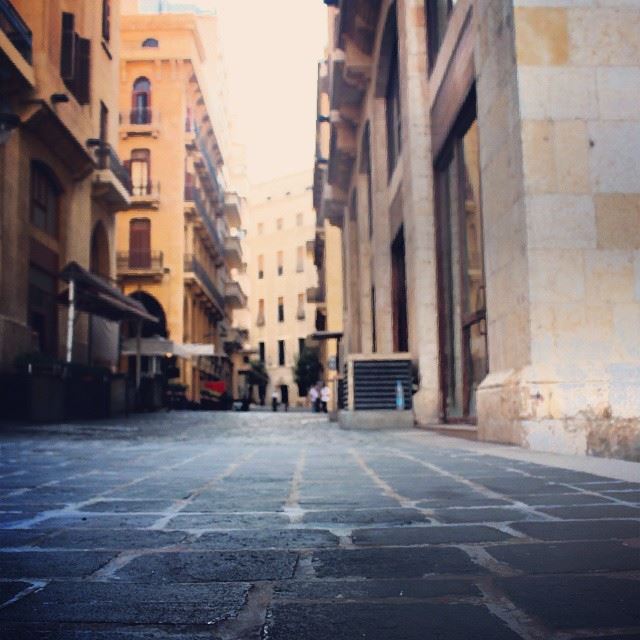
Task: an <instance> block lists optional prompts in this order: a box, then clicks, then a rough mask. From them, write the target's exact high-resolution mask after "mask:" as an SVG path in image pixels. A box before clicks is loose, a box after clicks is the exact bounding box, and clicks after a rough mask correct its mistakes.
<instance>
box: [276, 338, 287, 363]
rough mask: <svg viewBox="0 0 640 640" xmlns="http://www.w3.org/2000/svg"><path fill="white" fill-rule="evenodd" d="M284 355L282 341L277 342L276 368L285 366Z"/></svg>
mask: <svg viewBox="0 0 640 640" xmlns="http://www.w3.org/2000/svg"><path fill="white" fill-rule="evenodd" d="M286 355H287V354H286V351H285V343H284V340H278V366H280V367H284V366H285V363H286Z"/></svg>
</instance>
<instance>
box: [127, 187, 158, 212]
mask: <svg viewBox="0 0 640 640" xmlns="http://www.w3.org/2000/svg"><path fill="white" fill-rule="evenodd" d="M159 207H160V183H159V182H151V181H149V182H142V183H134V184H133V185H132V187H131V208H132V209H158V208H159Z"/></svg>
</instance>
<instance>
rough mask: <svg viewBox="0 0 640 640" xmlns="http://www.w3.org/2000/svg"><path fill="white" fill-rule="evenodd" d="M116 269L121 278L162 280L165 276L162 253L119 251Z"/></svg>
mask: <svg viewBox="0 0 640 640" xmlns="http://www.w3.org/2000/svg"><path fill="white" fill-rule="evenodd" d="M116 268H117V271H118V277H119V278H144V279H153V280H160V279H162V275H163V274H164V255H163V253H162V251H118V253H117V254H116Z"/></svg>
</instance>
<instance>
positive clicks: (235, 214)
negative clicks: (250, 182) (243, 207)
mask: <svg viewBox="0 0 640 640" xmlns="http://www.w3.org/2000/svg"><path fill="white" fill-rule="evenodd" d="M224 215H225V216H226V218H227V222H228V223H229V226H230V227H235V228H236V229H240V228H241V227H242V218H241V217H240V196H239V195H238V194H237V193H236V192H235V191H225V194H224Z"/></svg>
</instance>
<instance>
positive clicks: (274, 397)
mask: <svg viewBox="0 0 640 640" xmlns="http://www.w3.org/2000/svg"><path fill="white" fill-rule="evenodd" d="M277 410H278V392H277V391H276V390H275V389H274V390H273V393H272V394H271V411H277Z"/></svg>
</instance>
